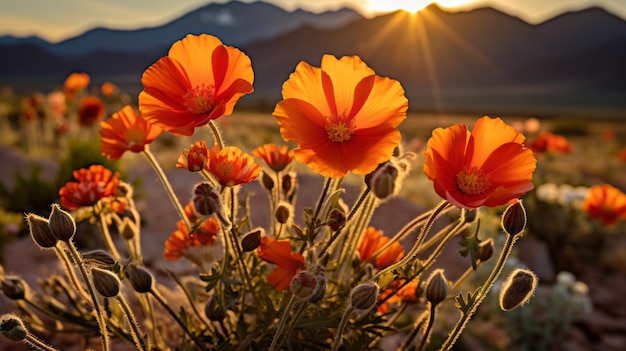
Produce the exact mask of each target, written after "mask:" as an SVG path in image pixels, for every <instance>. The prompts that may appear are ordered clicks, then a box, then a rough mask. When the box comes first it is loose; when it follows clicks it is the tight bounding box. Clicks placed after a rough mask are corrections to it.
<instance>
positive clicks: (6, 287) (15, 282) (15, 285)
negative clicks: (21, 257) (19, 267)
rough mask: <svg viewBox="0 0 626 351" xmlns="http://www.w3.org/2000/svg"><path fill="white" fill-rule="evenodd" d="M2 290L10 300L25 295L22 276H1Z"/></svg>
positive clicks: (20, 298)
mask: <svg viewBox="0 0 626 351" xmlns="http://www.w3.org/2000/svg"><path fill="white" fill-rule="evenodd" d="M0 285H1V286H2V292H3V293H4V295H5V296H6V297H8V298H9V299H11V300H22V299H24V296H25V295H26V286H25V285H24V281H23V280H22V278H20V277H18V276H16V275H5V276H3V277H2V283H1V284H0Z"/></svg>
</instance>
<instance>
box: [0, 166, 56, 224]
mask: <svg viewBox="0 0 626 351" xmlns="http://www.w3.org/2000/svg"><path fill="white" fill-rule="evenodd" d="M14 181H15V184H14V186H13V188H12V189H9V188H7V187H6V185H5V184H3V183H0V205H2V207H3V208H4V209H5V210H7V211H9V212H14V213H27V212H37V213H39V212H40V211H41V210H44V212H45V211H49V208H50V203H52V202H55V200H56V198H57V190H58V189H56V183H55V180H54V179H46V177H45V176H44V175H42V169H41V166H40V165H37V164H34V163H31V164H30V167H29V169H28V170H27V171H25V172H20V171H18V170H16V172H15V173H14Z"/></svg>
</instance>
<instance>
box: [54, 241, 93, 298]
mask: <svg viewBox="0 0 626 351" xmlns="http://www.w3.org/2000/svg"><path fill="white" fill-rule="evenodd" d="M54 252H56V253H57V255H58V257H59V260H61V262H62V263H63V267H64V268H65V272H66V273H67V277H68V278H69V280H70V282H71V283H72V285H73V286H74V289H75V290H76V292H77V293H78V295H80V296H81V297H82V298H83V299H85V300H86V301H89V299H90V298H89V296H88V295H87V292H86V291H85V288H83V287H82V286H81V285H80V282H79V281H78V277H77V276H76V272H75V271H74V268H72V263H71V261H70V259H69V257H67V254H65V251H63V250H61V249H60V248H59V247H58V246H55V247H54Z"/></svg>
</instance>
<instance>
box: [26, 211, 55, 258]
mask: <svg viewBox="0 0 626 351" xmlns="http://www.w3.org/2000/svg"><path fill="white" fill-rule="evenodd" d="M26 221H27V222H28V227H29V228H30V236H31V237H32V238H33V240H34V241H35V243H36V244H37V245H39V247H41V248H42V249H47V248H51V247H55V246H56V244H57V241H58V240H57V238H56V237H55V236H54V234H52V231H51V230H50V226H49V225H48V220H47V219H45V218H43V217H41V216H38V215H36V214H33V213H29V214H28V215H27V216H26Z"/></svg>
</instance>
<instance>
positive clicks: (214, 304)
mask: <svg viewBox="0 0 626 351" xmlns="http://www.w3.org/2000/svg"><path fill="white" fill-rule="evenodd" d="M204 314H205V315H206V317H207V318H208V319H209V320H211V321H213V322H219V321H223V320H224V318H226V312H225V311H224V309H223V308H222V306H220V304H219V302H218V299H217V298H216V297H215V295H213V296H211V298H209V301H207V303H206V305H204Z"/></svg>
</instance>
